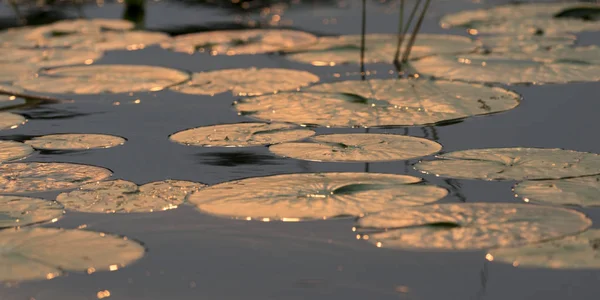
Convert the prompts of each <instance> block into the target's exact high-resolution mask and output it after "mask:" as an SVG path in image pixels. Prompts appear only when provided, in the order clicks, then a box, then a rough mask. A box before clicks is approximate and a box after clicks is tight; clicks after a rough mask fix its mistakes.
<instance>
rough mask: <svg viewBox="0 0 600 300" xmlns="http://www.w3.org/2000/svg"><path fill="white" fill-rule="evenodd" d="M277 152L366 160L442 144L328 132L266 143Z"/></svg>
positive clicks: (423, 152)
mask: <svg viewBox="0 0 600 300" xmlns="http://www.w3.org/2000/svg"><path fill="white" fill-rule="evenodd" d="M269 150H270V151H271V152H273V153H275V154H277V155H280V156H285V157H291V158H296V159H304V160H312V161H337V162H361V161H364V162H367V161H391V160H406V159H412V158H416V157H421V156H427V155H430V154H433V153H436V152H438V151H440V150H442V145H440V144H438V143H436V142H433V141H430V140H427V139H422V138H417V137H412V136H403V135H394V134H375V133H355V134H327V135H319V136H316V137H313V138H311V139H309V140H308V141H307V142H296V143H293V142H292V143H283V144H278V145H273V146H271V147H269Z"/></svg>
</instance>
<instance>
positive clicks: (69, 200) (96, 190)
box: [56, 180, 206, 213]
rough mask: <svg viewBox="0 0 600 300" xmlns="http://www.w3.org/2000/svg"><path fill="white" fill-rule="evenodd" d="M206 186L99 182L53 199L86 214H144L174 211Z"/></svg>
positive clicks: (174, 181)
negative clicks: (188, 196) (191, 194)
mask: <svg viewBox="0 0 600 300" xmlns="http://www.w3.org/2000/svg"><path fill="white" fill-rule="evenodd" d="M205 186H206V185H204V184H201V183H195V182H189V181H179V180H165V181H157V182H152V183H148V184H145V185H142V186H140V187H139V188H138V186H137V184H135V183H133V182H129V181H125V180H111V181H101V182H95V183H90V184H86V185H84V186H81V187H79V189H77V190H75V191H72V192H67V193H62V194H60V195H58V197H57V198H56V200H57V201H59V202H60V203H61V204H63V205H64V206H65V208H66V209H67V210H73V211H78V212H88V213H145V212H154V211H164V210H170V209H174V208H177V206H179V205H181V204H182V203H183V202H184V201H185V198H186V197H187V195H188V194H189V193H191V192H194V191H198V190H200V189H201V188H203V187H205Z"/></svg>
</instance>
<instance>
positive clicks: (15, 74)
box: [0, 63, 40, 83]
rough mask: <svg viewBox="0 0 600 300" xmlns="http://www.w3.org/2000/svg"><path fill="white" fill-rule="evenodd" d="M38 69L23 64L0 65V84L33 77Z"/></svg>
mask: <svg viewBox="0 0 600 300" xmlns="http://www.w3.org/2000/svg"><path fill="white" fill-rule="evenodd" d="M39 69H40V68H39V67H37V66H35V65H31V64H23V63H0V82H9V83H11V82H14V81H17V80H20V79H28V78H32V77H34V76H35V74H36V73H37V71H38V70H39Z"/></svg>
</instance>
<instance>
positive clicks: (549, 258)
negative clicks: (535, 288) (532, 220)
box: [487, 229, 600, 270]
mask: <svg viewBox="0 0 600 300" xmlns="http://www.w3.org/2000/svg"><path fill="white" fill-rule="evenodd" d="M598 251H600V230H597V229H592V230H588V231H586V232H583V233H580V234H577V235H574V236H568V237H565V238H562V239H559V240H554V241H548V242H545V243H538V244H531V245H525V246H522V247H518V248H499V249H494V250H492V251H491V253H489V254H488V256H487V257H488V260H492V261H494V262H502V263H509V264H512V265H513V266H515V267H523V268H549V269H563V270H569V269H571V270H574V269H598V268H600V255H599V253H598Z"/></svg>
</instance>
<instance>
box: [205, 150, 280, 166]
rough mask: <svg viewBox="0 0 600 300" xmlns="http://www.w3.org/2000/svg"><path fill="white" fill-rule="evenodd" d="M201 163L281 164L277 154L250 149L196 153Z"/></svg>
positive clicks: (214, 164) (221, 164)
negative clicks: (258, 152)
mask: <svg viewBox="0 0 600 300" xmlns="http://www.w3.org/2000/svg"><path fill="white" fill-rule="evenodd" d="M194 156H196V157H197V158H198V161H199V163H201V164H205V165H211V166H221V167H236V166H241V165H258V166H266V165H279V164H280V163H279V162H277V160H279V158H278V157H276V156H271V155H264V154H256V153H252V152H249V151H235V152H207V153H198V154H194Z"/></svg>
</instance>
